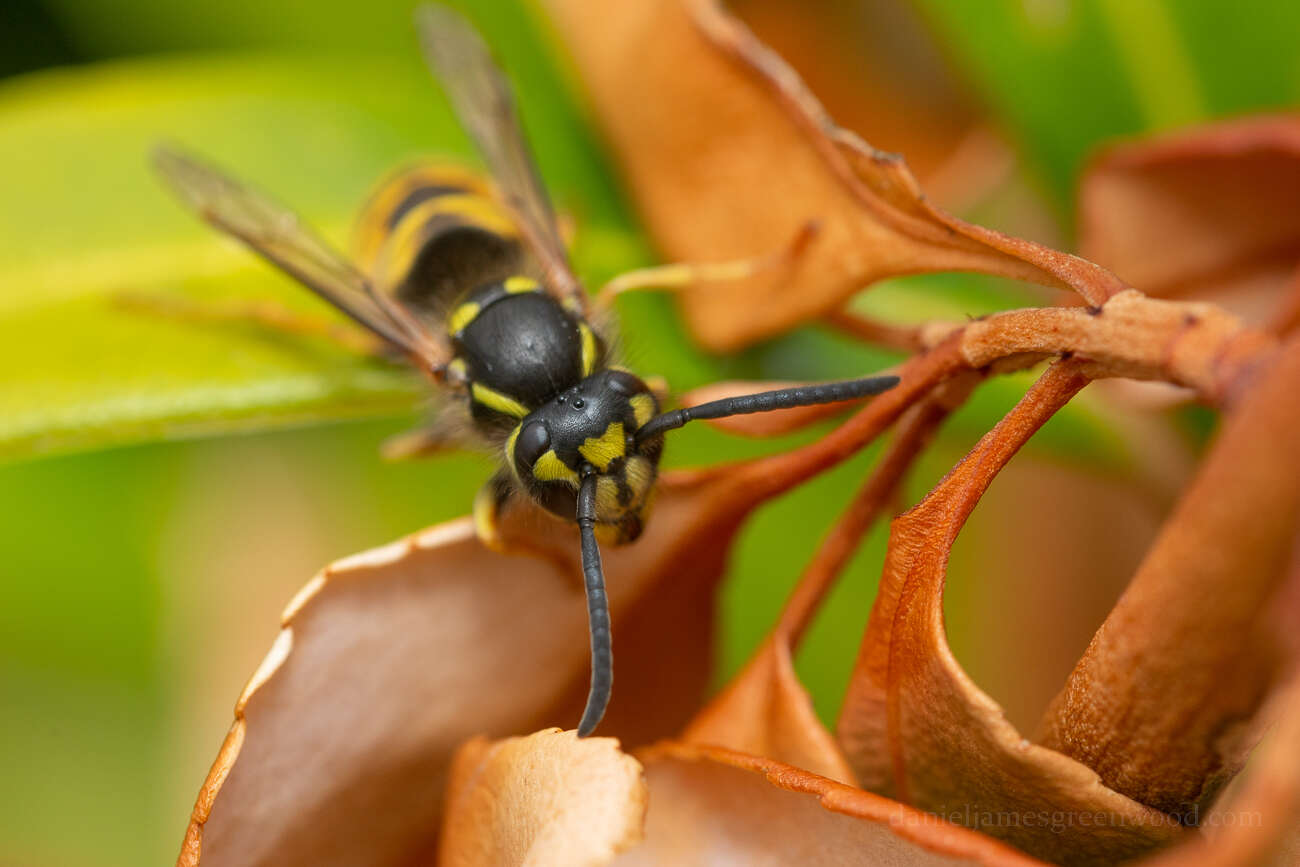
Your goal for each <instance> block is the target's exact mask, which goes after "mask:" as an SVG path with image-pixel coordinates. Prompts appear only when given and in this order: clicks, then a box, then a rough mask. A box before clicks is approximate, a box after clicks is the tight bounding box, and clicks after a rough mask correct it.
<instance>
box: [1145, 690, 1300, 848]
mask: <svg viewBox="0 0 1300 867" xmlns="http://www.w3.org/2000/svg"><path fill="white" fill-rule="evenodd" d="M1275 703H1276V705H1277V708H1276V711H1277V713H1276V715H1275V716H1276V726H1275V727H1274V728H1273V730H1272V731H1270V732H1269V733H1268V736H1267V739H1266V740H1265V741H1264V743H1263V744H1262V745H1261V746H1260V749H1259V751H1258V752H1257V753H1256V754H1255V755H1254V756H1253V757H1252V759H1251V763H1250V765H1249V766H1248V767H1247V768H1246V771H1245V773H1244V774H1243V776H1242V779H1240V780H1239V781H1237V782H1236V783H1235V784H1234V787H1233V788H1232V789H1230V790H1229V791H1228V792H1227V794H1226V796H1225V798H1224V801H1223V803H1222V804H1219V805H1216V806H1215V807H1214V809H1213V810H1212V811H1210V812H1209V814H1208V815H1206V816H1204V817H1203V819H1202V827H1203V829H1204V830H1203V831H1202V833H1201V834H1200V835H1197V836H1196V837H1194V838H1193V839H1191V840H1188V841H1187V842H1186V843H1184V844H1182V845H1180V846H1177V847H1175V848H1173V849H1170V850H1169V851H1168V852H1165V853H1161V854H1160V855H1158V856H1156V857H1154V858H1151V859H1149V860H1148V861H1145V862H1143V864H1144V867H1294V865H1295V864H1298V863H1300V774H1298V773H1296V768H1300V676H1293V677H1292V679H1291V683H1290V685H1289V686H1288V687H1287V688H1286V689H1285V690H1283V691H1281V692H1280V693H1279V694H1278V695H1277V697H1276V701H1275Z"/></svg>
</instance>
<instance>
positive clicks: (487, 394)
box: [469, 382, 528, 418]
mask: <svg viewBox="0 0 1300 867" xmlns="http://www.w3.org/2000/svg"><path fill="white" fill-rule="evenodd" d="M469 393H470V397H472V398H473V399H474V400H475V401H476V402H478V403H481V404H483V405H484V406H486V407H487V408H488V409H492V410H496V411H497V412H500V413H504V414H505V415H511V416H514V417H515V418H523V417H524V416H526V415H528V407H526V406H524V405H523V404H522V403H520V402H519V401H517V400H515V399H514V398H513V397H511V396H510V395H508V394H502V393H501V392H499V391H497V390H496V389H495V388H489V387H487V386H486V385H484V384H483V383H481V382H475V383H471V384H470V387H469Z"/></svg>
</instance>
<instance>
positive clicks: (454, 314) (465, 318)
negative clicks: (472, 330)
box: [447, 301, 483, 334]
mask: <svg viewBox="0 0 1300 867" xmlns="http://www.w3.org/2000/svg"><path fill="white" fill-rule="evenodd" d="M482 309H483V308H482V307H480V306H479V305H478V302H476V301H466V302H465V303H464V304H461V305H460V306H459V307H457V308H456V309H455V310H453V311H451V315H450V316H448V317H447V330H448V331H450V332H451V333H452V334H460V333H461V332H462V331H464V330H465V329H466V328H467V327H468V326H469V324H470V323H471V322H473V321H474V317H475V316H478V314H479V311H481V310H482Z"/></svg>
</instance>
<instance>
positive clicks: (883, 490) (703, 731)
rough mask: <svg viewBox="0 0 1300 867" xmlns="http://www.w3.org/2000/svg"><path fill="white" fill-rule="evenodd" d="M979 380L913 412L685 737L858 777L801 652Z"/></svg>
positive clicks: (952, 386) (843, 777)
mask: <svg viewBox="0 0 1300 867" xmlns="http://www.w3.org/2000/svg"><path fill="white" fill-rule="evenodd" d="M976 381H977V377H975V376H973V375H968V376H966V377H963V378H958V379H957V380H955V381H953V382H952V383H949V384H948V385H947V386H944V387H941V388H938V389H936V392H937V395H936V397H933V398H928V399H926V400H924V401H923V402H921V403H920V404H918V405H917V406H916V407H914V408H913V409H911V410H908V412H907V414H906V415H905V416H904V417H903V419H902V420H901V421H900V422H899V431H898V433H897V434H896V436H895V437H894V441H893V443H892V445H891V447H890V449H889V451H888V452H887V454H886V455H885V457H884V458H883V459H882V460H881V462H880V463H879V464H878V465H877V466H876V468H875V469H874V470H873V471H872V473H871V476H870V477H869V478H868V479H867V482H866V483H865V484H864V485H863V487H862V488H861V490H859V491H858V494H857V496H855V497H854V499H853V502H852V503H850V504H849V507H848V508H847V509H846V510H845V512H844V514H843V516H842V517H841V518H840V520H839V521H838V522H837V523H836V525H835V527H834V528H832V529H831V531H830V533H829V534H828V536H827V537H826V539H825V541H824V542H823V543H822V546H821V548H820V549H819V550H818V552H817V554H816V555H815V556H814V557H813V560H812V562H811V563H810V564H809V565H808V568H807V569H806V570H805V571H804V574H803V577H802V578H801V579H800V581H799V584H798V585H797V586H796V587H795V590H794V593H793V594H792V595H791V597H790V600H789V601H788V602H787V603H786V605H785V608H784V609H783V610H782V612H781V617H780V619H779V620H778V621H777V624H776V626H775V627H774V628H773V630H772V632H771V634H770V635H768V637H767V638H766V639H765V640H764V642H763V644H762V645H761V646H760V647H759V649H758V651H757V653H756V654H755V655H754V657H753V659H751V660H750V662H749V663H748V664H747V665H746V666H745V668H744V669H743V670H742V671H741V672H740V673H739V674H738V675H737V676H736V677H735V678H734V679H733V680H732V681H731V683H730V684H728V685H727V687H726V688H725V689H724V690H723V691H722V692H721V693H720V694H719V695H718V696H717V697H716V698H714V699H713V700H712V701H711V702H710V703H709V704H708V705H707V706H706V707H705V708H704V710H702V711H701V712H700V713H699V715H697V716H696V717H695V719H694V720H693V721H692V722H691V725H690V726H689V727H688V728H687V730H686V732H685V734H684V736H683V737H684V740H686V741H687V742H690V743H699V744H714V745H720V746H723V747H728V748H730V749H733V750H738V751H740V752H745V753H751V754H753V755H757V756H763V757H766V758H769V759H774V760H776V761H781V762H785V763H787V764H790V765H794V766H796V767H799V768H804V769H807V770H810V771H813V772H815V773H818V774H821V775H822V776H824V777H828V778H830V779H832V780H838V781H840V782H844V783H852V782H854V776H853V772H852V770H851V769H850V767H849V765H848V762H847V761H846V760H845V758H844V755H843V753H842V752H841V751H840V748H839V746H838V744H836V743H835V740H834V739H833V738H832V737H831V735H830V733H829V732H827V731H826V729H825V728H824V727H823V726H822V724H821V721H820V720H818V719H817V714H816V712H815V711H814V710H813V706H812V701H811V700H810V699H809V697H808V693H807V691H806V690H804V688H803V685H802V684H801V683H800V682H799V679H798V676H797V675H796V674H795V670H794V658H793V655H794V651H795V649H796V648H797V647H798V645H799V642H800V640H801V639H802V638H803V635H804V633H805V632H806V631H807V628H808V625H809V623H810V622H811V620H812V617H813V614H814V613H815V612H816V611H817V609H818V607H819V606H820V605H821V602H822V601H823V600H824V599H825V597H826V594H827V593H828V592H829V591H830V589H831V587H832V585H833V584H834V582H835V579H836V578H837V577H838V576H839V573H840V571H841V570H842V569H843V568H844V566H845V565H847V563H848V560H849V558H850V557H851V556H852V555H853V552H854V550H855V549H856V548H857V546H858V543H859V542H860V541H861V540H862V537H863V536H864V535H866V533H867V531H868V530H869V529H870V528H871V526H872V525H873V524H874V523H875V521H876V519H877V518H878V517H879V515H880V513H881V512H882V511H883V510H884V509H885V508H886V506H887V505H888V504H889V503H890V502H891V501H892V500H893V498H894V497H895V495H896V494H897V492H898V488H899V485H900V484H901V482H902V480H903V477H904V476H905V474H906V472H907V470H908V469H909V468H910V467H911V465H912V462H913V461H914V460H915V458H916V457H917V456H918V455H919V454H920V452H921V451H922V450H923V449H924V448H925V446H926V444H927V443H928V442H929V441H930V439H931V437H932V436H933V434H934V433H935V431H936V430H937V429H938V427H939V425H940V424H941V423H942V422H943V420H944V419H945V418H946V417H947V415H948V413H949V412H950V411H951V410H952V409H954V408H955V407H956V406H957V405H958V404H960V403H961V401H962V400H964V398H965V396H966V395H967V394H968V393H969V391H970V388H971V387H972V386H973V385H974V384H975V382H976Z"/></svg>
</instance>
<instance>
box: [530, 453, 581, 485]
mask: <svg viewBox="0 0 1300 867" xmlns="http://www.w3.org/2000/svg"><path fill="white" fill-rule="evenodd" d="M533 478H535V479H537V481H539V482H568V483H569V484H570V485H572V486H573V487H575V488H576V487H577V486H578V473H577V472H576V471H574V470H572V469H570V468H569V467H567V466H566V465H565V463H564V461H562V460H560V457H559V455H557V454H556V453H555V449H548V450H547V451H545V452H543V453H542V456H541V457H540V458H538V459H537V462H536V463H535V464H533Z"/></svg>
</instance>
